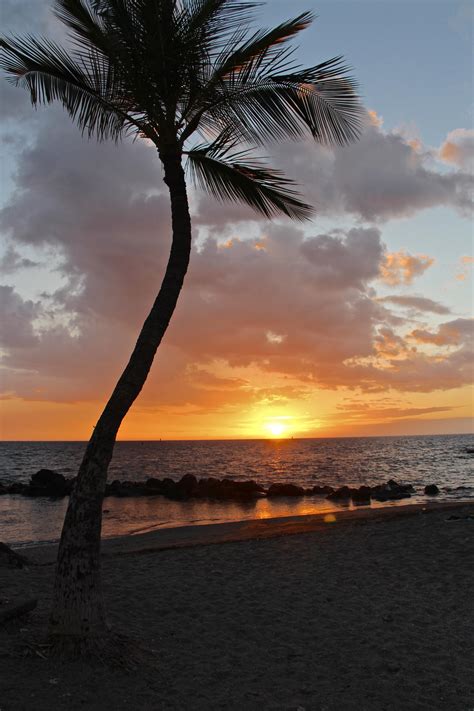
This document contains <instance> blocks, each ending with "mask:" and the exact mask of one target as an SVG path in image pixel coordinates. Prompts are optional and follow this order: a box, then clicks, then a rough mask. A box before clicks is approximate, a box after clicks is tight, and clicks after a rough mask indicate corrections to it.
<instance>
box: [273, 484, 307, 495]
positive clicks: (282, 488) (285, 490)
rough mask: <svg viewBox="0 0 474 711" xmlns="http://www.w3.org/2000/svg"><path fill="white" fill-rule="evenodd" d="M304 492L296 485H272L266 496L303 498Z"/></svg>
mask: <svg viewBox="0 0 474 711" xmlns="http://www.w3.org/2000/svg"><path fill="white" fill-rule="evenodd" d="M305 493H306V492H305V490H304V489H303V487H302V486H296V484H272V485H271V487H270V488H269V489H268V491H267V496H268V497H269V498H272V497H273V496H304V495H305Z"/></svg>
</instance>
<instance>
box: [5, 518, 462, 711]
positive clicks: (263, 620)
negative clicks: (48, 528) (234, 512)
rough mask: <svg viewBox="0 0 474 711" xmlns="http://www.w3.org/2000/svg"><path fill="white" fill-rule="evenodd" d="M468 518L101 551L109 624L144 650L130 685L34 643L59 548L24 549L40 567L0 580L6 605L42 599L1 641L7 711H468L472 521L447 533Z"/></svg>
mask: <svg viewBox="0 0 474 711" xmlns="http://www.w3.org/2000/svg"><path fill="white" fill-rule="evenodd" d="M473 513H474V506H473V505H472V504H470V505H460V504H458V505H452V504H451V505H450V504H446V505H441V504H440V505H436V504H435V505H432V506H430V507H427V508H422V507H419V506H405V507H400V508H396V509H382V510H378V511H372V512H370V511H369V512H367V510H361V511H357V512H353V513H345V514H340V515H337V520H336V522H333V523H324V521H323V517H322V516H311V517H300V518H293V519H285V520H280V521H278V520H273V521H261V522H245V523H242V524H222V525H220V526H219V525H218V526H210V527H207V526H205V527H203V526H199V527H192V528H187V529H174V530H167V531H160V532H158V533H153V534H146V535H144V536H135V537H128V538H124V539H117V540H115V541H110V542H106V543H105V545H104V560H103V575H104V588H105V597H106V602H107V606H108V609H109V611H110V621H111V622H112V623H113V625H114V626H115V627H116V628H118V629H121V630H122V631H126V632H127V633H128V634H129V635H131V636H132V637H134V638H137V639H139V640H141V644H142V645H144V646H145V647H146V648H147V649H148V654H147V659H148V660H149V662H148V663H144V664H143V666H142V667H140V668H139V669H138V670H136V671H134V672H132V673H126V672H124V671H123V670H122V669H115V670H114V669H107V668H106V669H104V668H103V667H100V666H98V665H93V666H89V665H87V664H83V663H81V664H79V663H76V664H67V665H62V666H58V665H57V664H55V662H53V660H51V659H47V658H46V659H43V658H41V657H39V656H37V655H36V653H35V652H34V651H33V650H32V649H31V648H30V647H28V646H27V645H28V644H30V645H31V643H32V641H35V640H36V641H40V640H41V633H42V631H43V630H44V627H45V624H46V619H47V612H48V606H49V603H50V591H51V584H52V576H53V570H54V568H53V566H52V565H51V564H48V560H51V559H52V555H53V553H54V551H52V550H51V549H47V548H43V549H30V550H29V551H28V554H29V556H30V557H31V558H32V559H33V560H37V561H41V562H42V563H43V565H41V566H30V567H29V568H28V569H25V570H10V569H8V570H7V569H5V568H3V569H1V570H0V581H1V586H0V600H1V599H3V600H8V599H10V600H15V599H18V598H21V599H24V598H26V597H29V596H35V597H38V598H39V599H40V603H39V606H38V608H37V610H36V611H35V612H34V613H33V614H31V615H30V616H29V617H25V618H24V619H23V620H22V621H21V622H19V621H17V622H11V623H9V624H8V625H7V626H6V627H5V628H4V629H3V631H2V632H0V709H1V711H17V710H18V711H20V710H22V709H28V711H29V710H30V709H31V710H32V711H33V710H35V711H46V710H48V711H60V710H62V709H67V710H68V711H75V710H76V709H93V710H96V709H97V710H99V709H106V710H115V709H129V710H131V711H135V710H137V711H138V710H140V711H142V710H143V711H148V710H149V711H152V710H153V711H160V710H162V709H163V710H165V709H166V710H168V709H170V710H171V709H176V710H178V709H179V710H183V711H201V709H202V710H203V711H204V710H206V711H213V710H214V709H229V710H232V711H247V710H248V711H252V710H253V709H258V710H259V711H262V710H269V711H270V710H273V709H274V710H275V711H276V710H277V709H278V710H283V709H288V710H289V709H300V710H301V709H305V711H317V710H318V711H323V710H325V711H345V710H346V709H347V711H349V710H350V711H384V710H387V711H389V710H390V711H391V710H396V711H411V710H415V709H426V711H435V710H437V709H440V710H441V709H443V710H444V709H446V711H471V710H474V675H473V669H474V653H473V639H474V626H473V616H474V596H473V592H472V591H473V590H474V574H473V571H474V521H473V520H472V519H468V518H460V519H458V520H452V521H449V520H447V519H448V518H449V516H450V515H453V514H455V515H456V516H460V517H463V516H466V515H467V514H470V515H471V516H472V515H473ZM288 534H294V535H288ZM222 541H225V545H213V544H215V543H219V542H222ZM45 563H46V564H45Z"/></svg>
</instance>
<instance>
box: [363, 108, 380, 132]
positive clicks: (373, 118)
mask: <svg viewBox="0 0 474 711" xmlns="http://www.w3.org/2000/svg"><path fill="white" fill-rule="evenodd" d="M367 113H368V114H369V121H370V123H371V124H372V126H376V127H377V128H382V126H383V116H379V115H378V113H377V112H376V111H374V110H373V109H369V110H368V111H367Z"/></svg>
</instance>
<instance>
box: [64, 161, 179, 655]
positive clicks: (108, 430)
mask: <svg viewBox="0 0 474 711" xmlns="http://www.w3.org/2000/svg"><path fill="white" fill-rule="evenodd" d="M160 158H161V160H162V163H163V167H164V180H165V183H166V184H167V185H168V189H169V193H170V198H171V219H172V232H173V238H172V246H171V252H170V257H169V261H168V265H167V268H166V272H165V276H164V278H163V282H162V284H161V288H160V291H159V293H158V296H157V297H156V300H155V302H154V304H153V307H152V309H151V311H150V313H149V315H148V318H147V319H146V321H145V323H144V325H143V328H142V330H141V332H140V335H139V337H138V340H137V343H136V346H135V348H134V350H133V353H132V355H131V357H130V360H129V362H128V364H127V366H126V368H125V370H124V371H123V373H122V375H121V377H120V379H119V381H118V383H117V385H116V386H115V389H114V391H113V393H112V395H111V397H110V399H109V401H108V403H107V405H106V406H105V409H104V411H103V412H102V415H101V416H100V418H99V420H98V422H97V424H96V426H95V429H94V433H93V435H92V437H91V439H90V441H89V443H88V445H87V448H86V451H85V454H84V458H83V460H82V463H81V466H80V468H79V473H78V476H77V480H76V483H75V486H74V488H73V491H72V493H71V496H70V499H69V506H68V509H67V513H66V517H65V520H64V525H63V530H62V534H61V541H60V544H59V550H58V558H57V564H56V577H55V585H54V595H53V608H52V612H51V616H50V636H51V638H52V640H53V643H55V644H56V645H58V646H62V647H63V646H67V647H72V648H73V649H75V650H76V651H78V652H80V651H81V650H82V649H88V648H90V647H91V646H93V644H94V641H100V639H101V638H103V637H104V633H105V632H106V631H107V625H106V618H105V609H104V603H103V599H102V590H101V578H100V536H101V526H102V501H103V497H104V491H105V485H106V480H107V469H108V466H109V463H110V460H111V458H112V454H113V449H114V444H115V439H116V436H117V432H118V429H119V427H120V424H121V422H122V420H123V418H124V417H125V415H126V414H127V412H128V410H129V409H130V407H131V405H132V404H133V402H134V400H135V398H136V397H137V396H138V394H139V393H140V391H141V389H142V387H143V385H144V383H145V380H146V378H147V375H148V373H149V371H150V368H151V365H152V363H153V358H154V356H155V353H156V351H157V349H158V346H159V345H160V342H161V339H162V338H163V335H164V333H165V331H166V329H167V327H168V324H169V322H170V319H171V316H172V314H173V311H174V309H175V306H176V303H177V300H178V296H179V293H180V291H181V287H182V285H183V280H184V277H185V274H186V271H187V268H188V264H189V256H190V251H191V220H190V216H189V206H188V200H187V194H186V183H185V178H184V171H183V168H182V165H181V156H180V154H179V153H178V152H177V151H173V152H171V153H168V154H166V155H162V154H160Z"/></svg>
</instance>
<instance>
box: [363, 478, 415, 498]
mask: <svg viewBox="0 0 474 711" xmlns="http://www.w3.org/2000/svg"><path fill="white" fill-rule="evenodd" d="M371 492H372V498H373V499H375V500H376V501H397V500H398V499H409V498H410V496H411V495H412V494H413V493H415V489H414V488H413V486H412V485H411V484H399V483H398V482H397V481H395V480H394V479H389V481H387V483H386V484H380V485H378V486H373V487H372V489H371Z"/></svg>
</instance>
